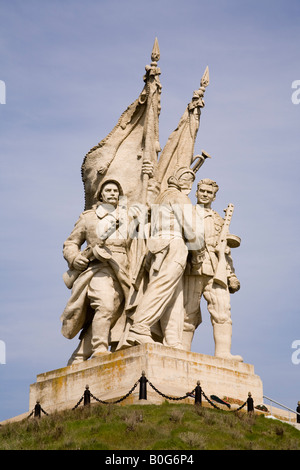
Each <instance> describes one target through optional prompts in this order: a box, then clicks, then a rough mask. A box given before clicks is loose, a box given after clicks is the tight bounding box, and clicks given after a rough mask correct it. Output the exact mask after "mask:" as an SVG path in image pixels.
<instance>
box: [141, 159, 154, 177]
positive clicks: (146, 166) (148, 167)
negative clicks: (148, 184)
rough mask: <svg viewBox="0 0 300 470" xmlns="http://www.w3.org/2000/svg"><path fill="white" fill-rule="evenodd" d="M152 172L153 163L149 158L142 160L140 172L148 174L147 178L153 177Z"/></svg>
mask: <svg viewBox="0 0 300 470" xmlns="http://www.w3.org/2000/svg"><path fill="white" fill-rule="evenodd" d="M153 172H154V165H153V163H152V162H150V161H149V160H146V161H144V163H143V165H142V173H143V174H146V175H148V176H149V178H152V177H153Z"/></svg>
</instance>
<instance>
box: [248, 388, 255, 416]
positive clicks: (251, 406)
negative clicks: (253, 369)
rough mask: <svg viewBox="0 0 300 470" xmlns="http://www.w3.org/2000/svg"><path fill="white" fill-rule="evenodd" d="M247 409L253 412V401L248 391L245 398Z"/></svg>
mask: <svg viewBox="0 0 300 470" xmlns="http://www.w3.org/2000/svg"><path fill="white" fill-rule="evenodd" d="M247 411H248V413H254V401H253V398H252V396H251V393H250V392H249V393H248V398H247Z"/></svg>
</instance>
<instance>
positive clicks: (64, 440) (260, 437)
mask: <svg viewBox="0 0 300 470" xmlns="http://www.w3.org/2000/svg"><path fill="white" fill-rule="evenodd" d="M0 449H1V450H75V449H79V450H97V449H98V450H300V432H299V431H298V430H297V429H295V428H294V427H293V426H291V425H289V424H285V423H282V422H280V421H277V420H270V419H267V418H265V417H264V416H263V415H258V414H255V415H252V416H251V415H249V414H248V413H245V412H244V411H243V412H242V411H240V412H233V411H223V410H216V409H213V408H206V407H199V406H194V405H188V404H178V403H175V404H173V403H167V402H166V403H163V404H162V405H127V406H118V405H101V404H96V405H91V406H89V407H81V408H77V409H76V410H70V411H65V412H61V413H55V414H52V415H49V416H43V417H42V418H40V419H38V418H32V417H31V418H29V419H25V420H24V421H22V422H18V423H10V424H6V425H3V426H1V427H0Z"/></svg>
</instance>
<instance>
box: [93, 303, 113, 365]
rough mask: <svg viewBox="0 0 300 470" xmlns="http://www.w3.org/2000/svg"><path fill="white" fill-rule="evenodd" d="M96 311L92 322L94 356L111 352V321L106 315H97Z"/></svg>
mask: <svg viewBox="0 0 300 470" xmlns="http://www.w3.org/2000/svg"><path fill="white" fill-rule="evenodd" d="M97 313H98V312H97V311H96V313H95V316H94V319H93V323H92V349H93V356H92V357H97V356H102V355H103V354H110V351H109V350H108V341H109V331H110V326H111V321H110V319H109V318H107V317H105V316H101V315H99V313H98V315H97Z"/></svg>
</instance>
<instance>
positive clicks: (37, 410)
mask: <svg viewBox="0 0 300 470" xmlns="http://www.w3.org/2000/svg"><path fill="white" fill-rule="evenodd" d="M147 383H148V384H149V385H150V387H151V388H152V389H153V390H154V391H155V392H156V393H158V394H159V395H160V396H162V397H164V398H165V399H166V400H174V401H179V400H184V399H186V398H189V397H191V398H194V399H195V404H200V405H201V395H203V397H204V398H205V399H206V400H207V402H208V403H209V404H210V405H211V406H213V407H214V408H216V409H218V410H222V408H220V407H218V406H217V405H216V404H215V403H214V402H213V401H212V400H211V399H210V398H209V397H208V396H207V395H206V394H205V393H204V391H203V390H202V388H201V387H200V382H199V381H198V382H197V386H196V387H195V388H194V389H193V390H192V391H191V392H187V393H186V394H185V395H183V396H181V397H173V396H169V395H166V394H165V393H163V392H161V391H160V390H158V389H157V388H156V387H155V386H154V385H153V383H152V382H150V381H149V380H148V379H147V378H146V376H145V372H142V376H141V378H140V379H139V380H137V381H136V382H135V384H134V385H133V387H132V388H131V389H130V390H129V391H128V392H127V393H126V394H125V395H124V396H122V397H121V398H119V399H118V400H114V401H105V400H101V399H100V398H97V397H96V396H95V395H93V394H92V393H91V392H90V390H89V386H88V385H87V386H86V390H85V392H84V393H83V395H82V396H81V398H80V399H79V401H78V402H77V403H76V405H75V406H74V407H73V408H72V410H75V409H76V408H78V406H79V405H80V404H81V403H82V401H83V402H84V406H85V405H89V404H90V399H91V398H93V399H94V400H96V401H97V402H98V403H101V404H104V405H115V404H117V403H121V402H122V401H123V400H125V399H126V398H128V397H129V395H131V393H132V392H133V391H134V390H135V389H136V387H137V386H138V384H140V396H139V399H146V400H147V392H146V384H147ZM221 401H222V400H221ZM224 405H226V406H228V404H227V403H226V402H224ZM246 405H247V401H245V402H244V403H243V404H242V405H241V406H240V407H239V408H236V409H234V410H232V411H240V410H241V409H242V408H244V407H245V406H246ZM229 408H230V405H229ZM41 412H43V413H44V414H45V415H48V413H47V412H46V411H45V410H43V408H42V407H41V405H40V403H39V402H38V401H37V403H36V405H35V407H34V409H33V410H32V412H31V413H30V414H29V416H27V418H30V417H31V416H32V415H33V414H34V416H35V417H40V416H41Z"/></svg>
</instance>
